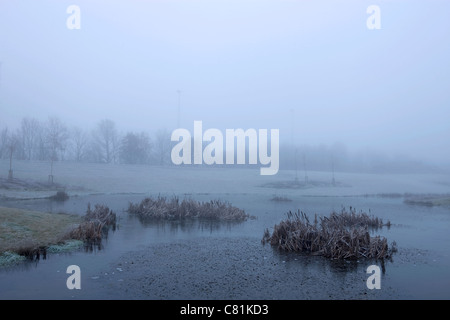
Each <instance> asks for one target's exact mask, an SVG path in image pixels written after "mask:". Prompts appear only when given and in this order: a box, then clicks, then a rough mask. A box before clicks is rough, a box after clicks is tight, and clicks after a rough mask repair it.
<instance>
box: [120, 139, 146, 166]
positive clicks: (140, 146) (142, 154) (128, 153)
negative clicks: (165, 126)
mask: <svg viewBox="0 0 450 320" xmlns="http://www.w3.org/2000/svg"><path fill="white" fill-rule="evenodd" d="M151 148H152V144H151V141H150V137H149V136H148V134H146V133H145V132H141V133H139V134H136V133H132V132H128V133H127V134H126V135H125V136H124V137H123V138H122V140H121V144H120V160H121V161H122V162H123V163H129V164H143V163H147V162H148V161H149V157H150V152H151Z"/></svg>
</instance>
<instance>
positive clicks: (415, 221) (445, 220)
mask: <svg viewBox="0 0 450 320" xmlns="http://www.w3.org/2000/svg"><path fill="white" fill-rule="evenodd" d="M169 196H170V195H169ZM144 197H145V195H143V194H114V195H91V196H84V197H74V198H71V199H69V200H68V201H66V202H52V201H49V200H26V201H25V200H22V201H9V202H8V201H3V202H2V203H0V205H1V206H6V207H7V206H11V207H18V208H26V209H32V210H40V211H48V212H53V213H58V212H67V213H75V214H84V213H85V211H86V208H87V204H88V203H91V205H94V204H97V203H98V204H105V205H107V206H109V207H110V208H111V209H112V210H114V211H115V212H116V213H117V215H118V218H119V219H118V228H117V229H116V230H115V231H114V232H111V231H110V232H109V234H108V238H107V239H105V240H104V241H103V243H102V247H101V248H99V249H96V250H94V251H92V252H84V251H83V250H81V251H77V252H72V253H67V254H51V255H49V256H47V259H45V260H42V259H41V260H39V261H33V262H27V263H24V264H21V265H19V266H18V267H14V268H8V269H3V270H0V298H1V299H72V298H77V299H104V298H137V299H140V298H141V299H145V298H149V299H152V298H156V299H160V298H164V299H172V298H173V299H175V298H206V299H217V298H247V299H256V298H262V299H270V298H280V299H304V298H305V299H308V298H313V299H314V298H318V299H328V298H333V299H344V298H349V299H359V298H361V299H363V298H368V299H385V298H388V299H390V298H391V299H396V298H404V299H449V298H450V245H449V243H450V232H449V230H450V210H448V209H446V208H440V207H433V208H429V207H419V206H409V205H405V204H404V203H403V201H402V199H386V198H377V197H298V198H295V199H293V201H291V202H272V201H270V200H269V199H270V198H268V197H267V195H254V194H221V195H212V194H204V195H191V196H189V197H192V198H194V199H196V200H200V201H209V200H211V199H221V200H227V201H230V202H231V203H232V204H233V205H234V206H237V207H239V208H242V209H244V210H245V211H246V212H247V213H249V214H251V215H254V216H256V219H254V220H248V221H245V222H242V223H217V222H214V223H204V222H203V223H200V222H183V223H180V222H178V223H177V222H170V223H149V224H148V223H147V224H142V223H141V222H140V221H139V220H138V219H137V218H135V217H132V216H129V215H128V213H126V212H125V210H126V208H127V207H128V203H129V202H130V201H131V202H139V201H141V200H142V199H143V198H144ZM342 206H345V207H347V208H348V207H349V206H353V207H354V208H356V209H357V211H359V210H363V211H366V212H368V211H369V210H370V211H371V213H372V214H374V215H376V216H378V217H381V218H383V220H390V221H391V222H392V224H393V225H392V227H391V228H390V229H386V228H383V229H381V230H378V231H377V234H381V235H383V236H385V237H387V239H388V241H389V242H392V241H396V242H397V245H398V247H399V252H398V253H397V254H396V255H395V256H394V259H393V261H392V262H386V264H385V266H384V267H385V273H384V274H383V277H382V289H381V290H368V289H367V287H366V285H365V279H367V277H368V275H367V274H366V268H367V266H368V265H370V264H378V265H380V262H376V261H360V262H357V263H354V262H352V263H348V262H333V261H330V260H327V259H325V258H322V257H306V256H302V255H299V254H286V253H279V252H277V251H276V250H274V249H272V248H271V247H270V246H267V245H266V246H263V245H262V244H261V243H260V240H261V238H262V234H263V231H264V229H265V228H269V229H270V228H271V227H273V225H274V224H276V223H278V222H279V221H280V220H282V219H283V218H285V213H286V212H287V211H288V210H297V209H301V210H302V211H304V212H306V213H307V214H309V215H311V216H313V215H314V213H317V214H319V215H328V214H329V213H330V212H331V211H333V210H336V211H340V210H341V208H342ZM131 262H134V263H133V264H131ZM73 264H75V265H78V266H79V267H80V269H81V275H82V281H81V282H82V289H81V290H68V289H67V287H66V279H67V277H68V274H66V268H67V267H68V266H69V265H73ZM169 271H170V272H169ZM145 279H151V280H149V281H148V283H143V282H142V281H144V280H145Z"/></svg>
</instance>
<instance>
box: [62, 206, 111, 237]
mask: <svg viewBox="0 0 450 320" xmlns="http://www.w3.org/2000/svg"><path fill="white" fill-rule="evenodd" d="M109 227H112V228H113V230H114V229H115V227H116V214H115V213H114V212H113V211H112V210H110V209H109V208H108V207H107V206H103V205H99V204H96V205H95V207H94V210H91V205H90V204H88V209H87V211H86V215H85V216H84V218H83V221H82V222H81V223H80V224H79V225H78V226H77V227H76V228H75V229H73V230H71V231H70V232H69V233H68V234H67V235H66V236H65V238H66V239H76V240H82V241H85V242H88V243H98V242H100V241H101V239H102V238H103V236H106V235H107V233H108V230H109Z"/></svg>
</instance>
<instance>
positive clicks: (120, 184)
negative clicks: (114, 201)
mask: <svg viewBox="0 0 450 320" xmlns="http://www.w3.org/2000/svg"><path fill="white" fill-rule="evenodd" d="M8 170H9V162H8V161H6V160H1V161H0V177H3V178H6V177H7V173H8ZM13 170H14V177H15V178H18V179H22V180H34V181H40V182H47V181H48V175H49V170H50V165H49V163H48V162H29V161H14V166H13ZM53 175H54V182H55V183H58V184H61V185H65V186H66V187H67V191H68V192H69V194H71V195H75V194H77V195H84V194H92V193H167V194H204V193H209V194H230V193H232V194H265V193H267V194H283V195H286V196H288V197H289V196H351V195H365V194H368V195H376V194H388V193H401V194H403V193H449V192H450V175H449V174H447V175H443V174H441V175H439V174H367V173H361V174H358V173H343V172H336V173H335V180H336V182H337V184H336V186H333V185H331V179H332V175H331V173H330V172H308V179H309V181H310V182H316V183H317V184H320V186H312V185H309V186H306V187H303V188H293V189H286V188H285V189H279V188H270V187H264V186H265V185H268V184H276V183H279V182H289V181H292V182H293V181H294V177H295V172H293V171H283V170H280V171H279V173H278V174H277V175H274V176H262V175H260V174H259V168H258V167H256V166H255V168H245V169H241V168H239V169H237V168H235V167H231V166H230V167H229V168H214V167H210V166H207V165H203V166H201V167H200V166H197V167H195V166H182V167H180V166H164V167H162V166H147V165H119V164H94V163H74V162H56V163H55V164H54V171H53ZM298 176H299V181H300V182H303V181H302V180H303V175H302V173H301V172H299V174H298ZM51 194H54V191H52V190H41V191H38V190H14V189H9V190H5V189H0V196H4V197H12V198H35V197H45V196H48V195H51Z"/></svg>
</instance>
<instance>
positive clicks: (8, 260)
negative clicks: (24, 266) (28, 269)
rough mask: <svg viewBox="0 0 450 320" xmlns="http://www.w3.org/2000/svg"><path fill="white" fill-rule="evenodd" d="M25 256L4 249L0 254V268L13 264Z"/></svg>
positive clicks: (22, 259)
mask: <svg viewBox="0 0 450 320" xmlns="http://www.w3.org/2000/svg"><path fill="white" fill-rule="evenodd" d="M25 259H26V258H25V257H24V256H21V255H19V254H17V253H15V252H11V251H5V252H3V253H2V254H0V268H1V267H7V266H12V265H15V264H17V263H19V262H22V261H24V260H25Z"/></svg>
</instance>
